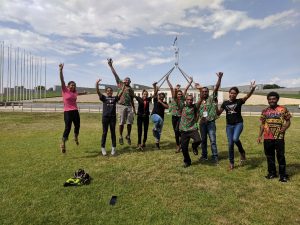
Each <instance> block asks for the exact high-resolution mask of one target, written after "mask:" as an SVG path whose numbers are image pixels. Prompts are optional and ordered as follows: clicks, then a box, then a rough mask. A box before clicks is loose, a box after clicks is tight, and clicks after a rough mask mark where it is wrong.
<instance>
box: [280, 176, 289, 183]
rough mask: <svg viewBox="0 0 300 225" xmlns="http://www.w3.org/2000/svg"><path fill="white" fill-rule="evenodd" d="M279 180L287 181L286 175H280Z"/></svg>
mask: <svg viewBox="0 0 300 225" xmlns="http://www.w3.org/2000/svg"><path fill="white" fill-rule="evenodd" d="M279 181H280V182H283V183H286V182H288V176H280V178H279Z"/></svg>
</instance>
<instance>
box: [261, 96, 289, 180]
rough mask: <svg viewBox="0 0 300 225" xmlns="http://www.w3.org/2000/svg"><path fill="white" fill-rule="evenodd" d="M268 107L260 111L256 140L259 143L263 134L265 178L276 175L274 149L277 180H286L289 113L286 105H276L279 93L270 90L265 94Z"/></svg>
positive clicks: (271, 177)
mask: <svg viewBox="0 0 300 225" xmlns="http://www.w3.org/2000/svg"><path fill="white" fill-rule="evenodd" d="M267 99H268V103H269V107H268V108H266V109H264V110H263V111H262V113H261V117H260V120H261V127H260V132H259V135H258V139H257V142H258V143H261V139H262V135H263V136H264V150H265V155H266V157H267V163H268V175H267V176H266V178H267V179H273V178H275V177H277V173H276V166H275V151H276V156H277V162H278V165H279V176H280V179H279V181H281V182H287V179H288V176H287V174H286V162H285V156H284V152H285V146H284V145H285V144H284V135H285V131H286V130H287V129H288V128H289V126H290V125H291V122H290V118H291V114H290V113H289V111H288V110H287V108H286V107H284V106H280V105H278V104H277V103H278V100H279V95H278V93H276V92H270V93H269V94H268V95H267Z"/></svg>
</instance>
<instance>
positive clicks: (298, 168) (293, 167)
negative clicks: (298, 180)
mask: <svg viewBox="0 0 300 225" xmlns="http://www.w3.org/2000/svg"><path fill="white" fill-rule="evenodd" d="M286 167H287V169H286V170H287V174H288V175H289V177H292V176H294V175H296V174H298V173H299V172H300V164H299V163H292V164H287V165H286Z"/></svg>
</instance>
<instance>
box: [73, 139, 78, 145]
mask: <svg viewBox="0 0 300 225" xmlns="http://www.w3.org/2000/svg"><path fill="white" fill-rule="evenodd" d="M74 141H75V143H76V145H79V141H78V137H74Z"/></svg>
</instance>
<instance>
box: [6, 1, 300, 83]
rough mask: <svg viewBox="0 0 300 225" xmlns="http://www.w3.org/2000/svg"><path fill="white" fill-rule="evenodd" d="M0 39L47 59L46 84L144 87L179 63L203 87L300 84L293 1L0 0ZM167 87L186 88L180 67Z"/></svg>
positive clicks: (297, 14) (299, 15) (298, 11)
mask: <svg viewBox="0 0 300 225" xmlns="http://www.w3.org/2000/svg"><path fill="white" fill-rule="evenodd" d="M0 12H1V14H0V41H4V42H5V43H6V44H11V45H12V46H14V47H20V48H22V49H26V50H27V51H30V52H32V53H33V54H35V55H39V56H43V57H46V58H47V62H48V66H47V71H48V72H47V79H48V87H50V86H53V85H55V84H59V79H58V64H59V63H60V62H64V63H65V78H66V81H68V80H75V81H76V82H77V84H78V86H87V87H93V86H94V83H95V81H96V79H97V78H98V77H101V78H102V79H103V82H104V83H110V84H113V83H114V80H113V79H112V74H111V71H110V69H109V67H108V66H107V60H106V59H107V58H109V57H111V58H113V60H114V66H115V68H116V70H117V72H118V73H119V75H120V77H121V78H124V77H125V76H130V77H131V80H132V82H133V83H140V84H146V85H150V84H151V83H152V82H153V81H157V80H159V79H160V77H162V76H163V75H164V74H165V73H166V72H168V71H169V69H170V68H172V67H173V65H174V48H173V47H172V45H173V41H174V38H175V37H176V36H178V42H177V44H178V46H179V65H180V67H181V68H182V69H183V70H184V71H185V72H186V73H187V74H189V75H191V76H193V77H194V80H196V81H198V82H200V83H201V84H203V85H210V84H214V83H215V81H216V75H215V72H218V71H223V72H224V78H223V83H222V86H224V87H225V86H232V85H240V84H248V83H250V81H251V80H256V82H257V83H274V82H275V83H277V84H279V85H281V86H286V87H296V86H300V29H299V28H300V24H299V23H300V22H299V21H300V1H299V0H286V1H282V0H247V1H246V0H244V1H243V0H177V1H172V0H151V1H149V0H123V1H120V0H109V1H97V0H85V1H83V0H66V1H58V0H52V1H45V0H44V1H43V0H0ZM171 81H172V82H173V83H181V84H184V83H185V82H184V80H183V78H182V77H181V75H180V73H179V72H178V70H175V71H174V73H172V76H171Z"/></svg>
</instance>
